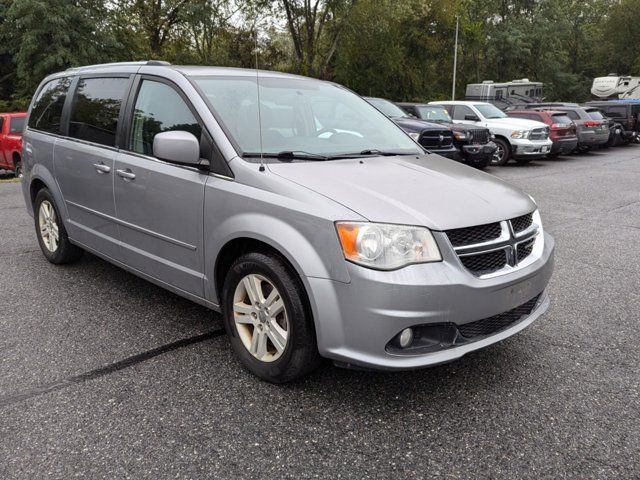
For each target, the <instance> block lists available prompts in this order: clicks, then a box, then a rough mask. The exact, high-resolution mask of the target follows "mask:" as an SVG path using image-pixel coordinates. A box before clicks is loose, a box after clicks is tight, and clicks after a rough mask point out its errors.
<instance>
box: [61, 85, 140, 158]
mask: <svg viewBox="0 0 640 480" xmlns="http://www.w3.org/2000/svg"><path fill="white" fill-rule="evenodd" d="M128 82H129V79H128V78H85V79H82V80H80V81H79V82H78V88H77V90H76V94H75V98H74V102H73V109H72V111H71V119H70V121H69V136H70V137H74V138H79V139H81V140H87V141H89V142H93V143H99V144H100V145H107V146H109V147H114V146H115V144H116V131H117V130H118V115H119V114H120V106H121V105H122V102H123V99H124V95H125V93H126V90H127V83H128Z"/></svg>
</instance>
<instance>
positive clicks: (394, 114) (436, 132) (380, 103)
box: [364, 97, 458, 160]
mask: <svg viewBox="0 0 640 480" xmlns="http://www.w3.org/2000/svg"><path fill="white" fill-rule="evenodd" d="M364 99H365V100H366V101H367V102H369V103H370V104H371V105H373V106H374V107H376V108H377V109H378V110H380V111H381V112H382V113H384V114H385V115H386V116H387V117H389V118H390V119H391V120H393V121H394V122H395V124H396V125H398V126H399V127H400V128H401V129H403V130H404V131H405V132H407V133H408V134H409V136H410V137H411V138H413V139H414V140H415V141H416V142H418V143H419V144H420V145H422V146H423V147H424V148H426V149H427V150H428V151H429V152H431V153H437V154H438V155H442V156H443V157H447V158H451V159H453V160H456V159H457V158H458V149H457V148H456V146H455V145H454V141H453V131H452V130H451V128H449V127H446V126H443V125H438V124H437V123H431V122H425V121H424V120H420V119H419V118H416V117H413V116H409V115H408V114H407V113H406V112H405V111H404V110H402V109H401V108H400V107H398V106H397V105H396V104H395V103H393V102H391V101H389V100H385V99H384V98H376V97H364Z"/></svg>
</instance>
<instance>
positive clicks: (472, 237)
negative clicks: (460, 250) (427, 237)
mask: <svg viewBox="0 0 640 480" xmlns="http://www.w3.org/2000/svg"><path fill="white" fill-rule="evenodd" d="M501 231H502V229H501V228H500V223H498V222H496V223H488V224H486V225H478V226H475V227H467V228H456V229H454V230H447V232H446V234H447V237H449V241H450V242H451V245H453V246H454V247H462V246H464V245H472V244H474V243H482V242H488V241H490V240H494V239H496V238H498V237H499V236H500V233H501Z"/></svg>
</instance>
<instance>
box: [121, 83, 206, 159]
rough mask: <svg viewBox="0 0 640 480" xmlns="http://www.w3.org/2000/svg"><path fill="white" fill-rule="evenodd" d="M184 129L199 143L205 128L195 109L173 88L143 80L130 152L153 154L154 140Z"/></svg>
mask: <svg viewBox="0 0 640 480" xmlns="http://www.w3.org/2000/svg"><path fill="white" fill-rule="evenodd" d="M172 130H182V131H186V132H189V133H192V134H193V135H194V136H195V137H196V138H197V139H198V140H200V137H201V135H202V128H201V127H200V124H199V123H198V120H196V118H195V117H194V116H193V114H192V113H191V110H189V107H188V106H187V104H186V103H185V102H184V100H183V99H182V97H180V95H178V92H176V91H175V90H174V89H173V88H172V87H170V86H169V85H167V84H165V83H161V82H155V81H153V80H143V81H142V83H141V84H140V89H139V90H138V96H137V98H136V103H135V107H134V111H133V119H132V121H131V132H130V135H129V150H131V151H132V152H136V153H142V154H144V155H149V156H154V155H153V138H154V137H155V136H156V135H157V134H158V133H161V132H169V131H172Z"/></svg>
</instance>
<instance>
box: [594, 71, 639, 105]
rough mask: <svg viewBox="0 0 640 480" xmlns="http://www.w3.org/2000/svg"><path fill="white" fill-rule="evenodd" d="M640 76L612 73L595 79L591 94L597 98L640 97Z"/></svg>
mask: <svg viewBox="0 0 640 480" xmlns="http://www.w3.org/2000/svg"><path fill="white" fill-rule="evenodd" d="M638 87H640V77H629V76H619V75H618V74H616V73H610V74H609V75H607V76H606V77H598V78H594V79H593V85H592V86H591V95H593V97H594V98H596V99H607V98H640V88H638Z"/></svg>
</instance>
